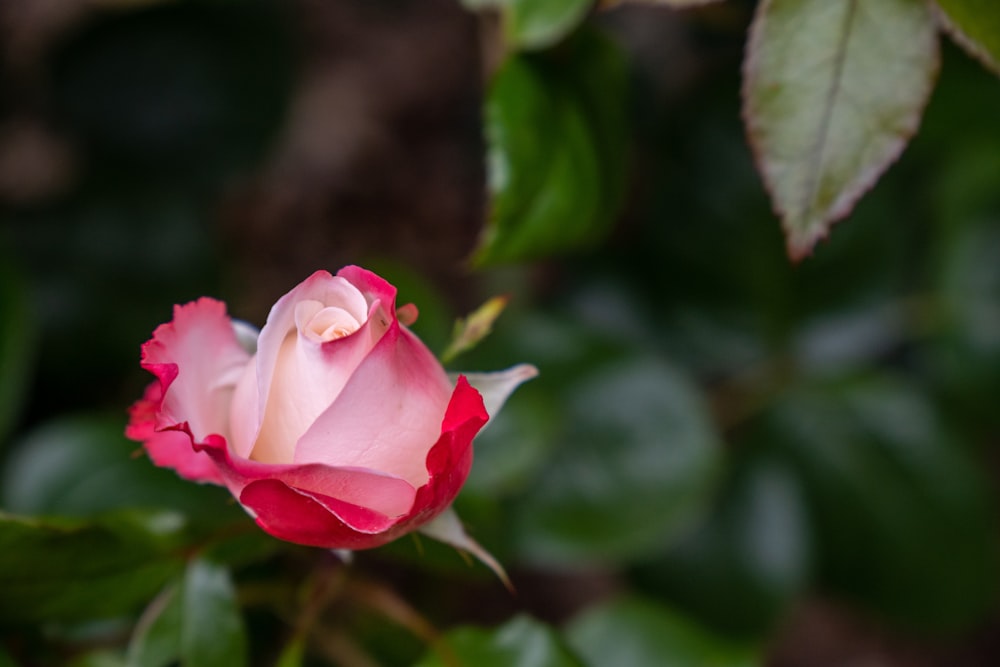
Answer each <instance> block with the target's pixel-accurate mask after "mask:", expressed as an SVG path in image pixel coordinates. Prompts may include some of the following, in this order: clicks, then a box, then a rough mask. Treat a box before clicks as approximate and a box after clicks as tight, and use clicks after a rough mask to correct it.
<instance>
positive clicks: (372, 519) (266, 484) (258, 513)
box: [240, 479, 399, 549]
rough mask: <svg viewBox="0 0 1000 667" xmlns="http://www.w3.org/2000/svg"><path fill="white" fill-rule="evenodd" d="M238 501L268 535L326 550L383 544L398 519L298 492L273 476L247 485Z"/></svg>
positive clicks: (366, 547)
mask: <svg viewBox="0 0 1000 667" xmlns="http://www.w3.org/2000/svg"><path fill="white" fill-rule="evenodd" d="M240 502H241V503H243V505H244V506H246V507H247V508H249V509H250V510H251V511H252V512H253V514H254V515H255V519H256V521H257V525H259V526H260V527H261V528H262V529H264V530H265V531H266V532H268V533H270V534H271V535H273V536H275V537H277V538H279V539H282V540H287V541H289V542H295V543H296V544H306V545H309V546H316V547H324V548H328V549H370V548H372V547H377V546H379V545H382V544H385V543H386V542H388V541H389V540H390V539H392V538H391V537H390V533H389V532H388V531H389V529H390V528H391V527H392V526H393V525H394V524H395V523H397V522H398V521H399V519H398V518H390V517H386V516H384V515H381V514H379V513H377V512H375V511H373V510H370V509H367V508H364V507H359V506H357V505H351V504H349V503H345V502H342V501H340V500H337V499H336V498H329V497H323V496H321V495H317V494H308V493H304V492H302V491H298V490H296V489H294V488H291V487H289V486H288V485H287V484H284V483H283V482H281V481H278V480H276V479H262V480H259V481H256V482H252V483H251V484H248V485H247V486H246V488H244V489H243V492H242V493H241V494H240ZM341 517H345V518H346V519H347V521H350V523H348V522H347V521H345V520H342V519H341Z"/></svg>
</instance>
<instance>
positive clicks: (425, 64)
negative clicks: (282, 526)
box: [0, 0, 485, 318]
mask: <svg viewBox="0 0 1000 667" xmlns="http://www.w3.org/2000/svg"><path fill="white" fill-rule="evenodd" d="M154 4H164V3H157V2H149V1H145V2H144V1H141V0H135V1H129V0H38V1H37V2H36V1H34V0H32V1H31V2H5V3H2V4H0V43H2V45H3V46H2V50H3V60H4V67H3V72H2V76H3V79H4V80H3V88H4V89H5V90H7V91H8V95H7V99H6V100H5V101H4V102H3V107H2V112H0V200H2V201H6V202H7V203H9V204H13V205H31V204H33V203H37V202H39V201H44V200H46V199H50V198H53V197H56V196H59V195H60V194H62V193H64V192H66V191H67V190H68V189H70V188H71V187H72V186H73V184H74V180H75V179H76V178H77V177H78V176H79V171H80V169H81V162H85V156H81V155H80V154H79V149H80V147H79V146H75V145H74V144H73V143H72V140H71V139H70V138H69V137H66V136H62V135H60V134H59V131H58V130H57V129H56V128H54V127H53V126H52V124H50V123H48V122H47V120H46V110H45V105H46V103H47V96H48V92H49V91H47V90H46V88H45V86H46V72H45V61H46V57H47V54H48V53H49V51H50V50H51V49H52V48H53V46H54V45H57V44H58V43H59V41H60V40H61V39H63V38H64V37H65V36H67V35H69V34H72V32H73V31H74V29H76V28H77V27H78V26H80V25H82V24H86V23H87V21H88V20H90V19H91V18H93V16H94V15H96V14H98V13H106V12H114V11H122V12H124V11H128V10H130V9H134V8H141V7H144V6H146V5H154ZM288 4H289V7H288V12H287V13H288V15H289V16H290V20H291V24H292V25H291V27H292V30H293V33H294V40H295V41H294V48H295V50H296V51H297V56H298V57H299V63H300V64H299V67H298V71H297V79H296V81H295V82H294V89H293V92H292V94H291V99H290V100H289V103H288V108H287V115H286V118H285V120H284V122H283V124H282V127H281V128H280V129H279V131H278V133H277V136H276V138H275V140H274V142H273V145H272V146H271V147H270V149H269V150H268V151H267V155H266V156H265V158H264V160H263V161H262V162H261V164H259V166H258V167H257V168H256V169H255V170H254V172H253V173H251V174H249V175H246V176H243V177H241V178H240V179H239V180H238V181H236V182H233V183H230V184H229V186H228V187H227V188H226V190H225V192H224V194H223V196H222V197H221V198H220V200H219V204H218V206H217V207H216V209H215V211H214V213H213V216H214V217H215V219H216V221H217V225H218V235H219V244H220V247H221V248H222V249H223V252H224V253H225V255H226V259H227V260H228V261H227V267H228V269H229V272H230V274H229V275H226V276H225V277H224V280H225V281H227V282H229V283H232V284H234V285H238V286H239V288H238V289H236V290H234V292H235V293H237V294H239V295H241V296H244V297H245V298H246V299H247V301H248V302H247V303H240V304H236V307H237V308H238V309H239V312H242V313H246V316H247V317H248V318H249V317H253V316H259V317H261V318H262V317H263V316H264V315H265V314H266V312H267V308H268V307H269V305H270V303H272V302H273V299H274V297H275V296H276V295H279V294H280V293H282V292H283V291H284V290H285V289H286V288H287V285H288V284H291V283H293V282H294V281H295V280H298V279H301V277H302V276H305V275H308V274H309V273H310V272H312V271H314V270H316V269H317V268H320V267H322V268H328V269H332V270H335V269H336V268H337V267H339V266H342V265H344V264H346V263H356V262H360V261H364V259H367V258H371V257H378V258H391V259H395V260H398V261H402V262H405V263H406V264H407V265H408V266H410V267H411V268H412V269H413V270H415V271H417V272H419V273H420V274H423V275H425V276H427V277H429V278H431V279H432V280H433V281H435V282H436V283H437V284H438V285H439V286H440V287H442V288H444V289H443V291H444V292H445V293H447V294H455V293H459V294H460V293H461V292H462V291H463V290H462V286H463V285H464V284H466V281H465V280H463V279H464V278H466V277H467V274H468V270H467V268H466V265H465V258H466V257H467V255H468V254H469V252H470V251H471V249H472V247H473V245H474V243H475V241H476V237H477V234H478V230H479V228H480V226H481V224H482V218H483V211H484V206H485V198H484V197H485V192H484V190H485V187H484V182H485V173H484V165H483V157H482V156H483V141H482V136H481V120H480V115H479V109H480V101H481V88H482V86H481V71H480V57H479V50H480V49H479V42H478V35H477V30H478V21H477V19H476V18H475V17H474V16H473V15H472V14H470V13H468V12H466V11H465V10H463V9H462V8H461V6H459V5H458V4H457V3H455V2H450V1H448V0H426V1H423V2H419V3H414V2H391V3H385V2H382V3H378V2H376V3H373V2H361V1H347V2H323V1H320V0H295V1H294V2H291V3H288ZM81 157H83V159H82V160H81Z"/></svg>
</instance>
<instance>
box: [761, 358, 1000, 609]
mask: <svg viewBox="0 0 1000 667" xmlns="http://www.w3.org/2000/svg"><path fill="white" fill-rule="evenodd" d="M770 419H772V420H773V423H772V424H769V429H770V430H769V431H768V437H769V439H771V440H773V441H775V442H779V443H781V444H780V447H781V448H782V449H783V450H784V451H785V452H786V453H787V456H788V457H789V458H790V460H791V461H793V462H794V465H795V466H796V467H797V468H798V470H799V474H800V476H801V479H802V480H803V483H804V488H805V489H806V496H807V499H808V503H809V507H810V510H811V512H813V513H814V517H813V518H814V525H815V530H816V533H817V542H818V546H819V548H818V550H817V555H818V556H819V559H820V562H819V567H820V569H821V579H822V580H823V581H825V582H828V583H829V584H830V585H832V586H834V587H836V588H837V589H838V590H841V591H844V592H846V593H848V594H850V595H852V596H855V597H857V598H860V599H862V600H864V601H865V602H866V603H867V604H869V605H871V606H873V607H874V608H876V609H878V610H880V611H882V612H884V613H886V614H889V615H892V616H895V617H896V618H898V619H900V620H901V621H904V622H906V623H910V624H915V625H923V626H927V627H932V628H935V627H936V628H943V629H947V628H957V627H963V626H965V625H966V624H968V623H969V622H970V621H971V620H972V619H974V618H977V617H978V616H979V615H980V614H982V613H983V612H984V611H985V610H986V609H988V608H989V607H990V605H991V604H992V603H993V600H994V599H995V594H996V590H997V576H996V572H995V567H994V563H995V562H996V559H997V557H998V555H1000V552H998V548H997V547H998V545H997V538H996V536H995V535H994V534H993V533H992V531H991V529H990V526H991V525H992V523H993V521H994V517H995V514H994V508H993V506H992V501H991V498H990V492H989V490H988V484H987V480H986V478H985V477H984V475H983V473H982V471H981V470H979V469H978V468H977V466H976V464H975V462H974V461H973V460H971V459H970V458H969V456H968V454H967V452H966V450H965V448H964V447H963V446H962V443H960V442H956V440H955V438H954V437H953V436H952V435H950V434H949V433H948V432H947V430H946V429H945V427H944V425H943V424H941V422H940V421H939V418H938V417H937V415H936V414H935V410H934V408H933V406H932V405H930V404H929V403H928V402H927V401H926V400H925V399H924V397H922V396H921V395H920V394H919V392H917V391H915V390H914V389H913V388H912V387H907V386H906V385H905V384H901V383H899V382H896V381H893V380H891V379H887V378H872V379H860V380H857V381H847V382H844V383H835V384H833V385H830V386H819V387H805V388H802V389H800V390H796V391H792V392H790V393H789V394H788V395H787V396H785V397H783V398H782V400H781V401H779V402H778V403H777V404H776V406H775V411H774V414H773V416H772V417H771V418H770ZM934 572H937V573H942V576H936V577H932V576H928V573H934ZM945 573H946V576H945Z"/></svg>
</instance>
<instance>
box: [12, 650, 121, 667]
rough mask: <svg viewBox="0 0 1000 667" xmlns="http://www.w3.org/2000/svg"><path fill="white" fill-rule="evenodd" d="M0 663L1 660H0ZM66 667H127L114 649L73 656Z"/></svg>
mask: <svg viewBox="0 0 1000 667" xmlns="http://www.w3.org/2000/svg"><path fill="white" fill-rule="evenodd" d="M0 665H3V662H2V661H0ZM66 667H127V666H126V662H125V660H124V659H123V658H122V657H121V655H119V654H118V653H116V652H114V651H107V650H104V651H94V652H92V653H87V654H86V655H82V656H79V657H76V658H74V659H73V660H72V661H71V662H70V663H69V664H67V665H66Z"/></svg>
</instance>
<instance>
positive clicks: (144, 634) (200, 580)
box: [128, 558, 247, 667]
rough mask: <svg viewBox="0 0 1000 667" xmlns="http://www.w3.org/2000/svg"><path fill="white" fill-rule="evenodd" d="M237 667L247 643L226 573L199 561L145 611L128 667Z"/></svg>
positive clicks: (131, 646)
mask: <svg viewBox="0 0 1000 667" xmlns="http://www.w3.org/2000/svg"><path fill="white" fill-rule="evenodd" d="M175 663H179V664H180V665H181V666H182V667H215V666H219V667H230V666H231V667H240V666H242V665H246V664H247V639H246V632H245V630H244V627H243V620H242V618H241V616H240V609H239V606H238V605H237V602H236V593H235V590H234V589H233V585H232V582H231V580H230V577H229V572H228V570H226V569H225V568H224V567H222V566H220V565H217V564H214V563H211V562H209V561H207V560H204V559H200V558H198V559H194V560H192V561H191V562H190V563H188V566H187V570H186V571H185V573H184V576H183V580H182V581H180V582H178V583H175V584H173V585H171V586H169V587H167V588H166V589H164V590H163V591H162V592H161V593H160V594H159V595H158V596H157V597H156V598H155V599H154V600H153V601H152V602H151V603H150V605H149V606H148V607H147V608H146V611H145V612H144V613H143V615H142V618H141V619H140V620H139V623H138V624H137V626H136V629H135V633H134V635H133V637H132V641H131V643H130V644H129V651H128V665H129V667H168V666H169V665H173V664H175Z"/></svg>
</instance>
